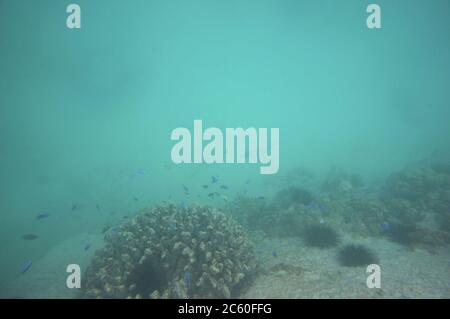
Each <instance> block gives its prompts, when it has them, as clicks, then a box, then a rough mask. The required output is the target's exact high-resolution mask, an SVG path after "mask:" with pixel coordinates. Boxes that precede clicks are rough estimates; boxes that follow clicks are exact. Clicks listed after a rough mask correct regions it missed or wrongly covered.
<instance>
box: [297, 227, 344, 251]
mask: <svg viewBox="0 0 450 319" xmlns="http://www.w3.org/2000/svg"><path fill="white" fill-rule="evenodd" d="M303 239H304V241H305V244H306V245H307V246H311V247H317V248H329V247H333V246H336V245H337V244H339V235H338V233H337V232H336V231H335V230H334V229H333V228H331V227H330V226H327V225H323V224H314V225H310V226H308V227H307V228H306V230H305V232H304V234H303Z"/></svg>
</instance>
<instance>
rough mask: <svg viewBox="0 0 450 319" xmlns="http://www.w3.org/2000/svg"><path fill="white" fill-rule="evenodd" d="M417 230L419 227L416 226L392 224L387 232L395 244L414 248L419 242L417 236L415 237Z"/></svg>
mask: <svg viewBox="0 0 450 319" xmlns="http://www.w3.org/2000/svg"><path fill="white" fill-rule="evenodd" d="M416 229H417V227H416V226H415V225H414V224H408V225H403V224H391V225H390V226H389V229H388V230H387V231H386V235H387V236H388V238H389V239H390V240H391V241H393V242H396V243H398V244H402V245H405V246H413V245H414V244H417V242H418V238H417V235H415V234H416Z"/></svg>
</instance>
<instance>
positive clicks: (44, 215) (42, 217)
mask: <svg viewBox="0 0 450 319" xmlns="http://www.w3.org/2000/svg"><path fill="white" fill-rule="evenodd" d="M47 217H50V214H49V213H42V214H39V215H37V216H36V220H41V219H45V218H47Z"/></svg>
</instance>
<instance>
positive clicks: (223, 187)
mask: <svg viewBox="0 0 450 319" xmlns="http://www.w3.org/2000/svg"><path fill="white" fill-rule="evenodd" d="M220 188H221V189H228V186H227V185H220Z"/></svg>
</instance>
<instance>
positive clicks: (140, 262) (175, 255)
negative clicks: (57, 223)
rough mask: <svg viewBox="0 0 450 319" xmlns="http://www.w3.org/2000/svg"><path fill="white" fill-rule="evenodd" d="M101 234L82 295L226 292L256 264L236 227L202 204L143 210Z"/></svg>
mask: <svg viewBox="0 0 450 319" xmlns="http://www.w3.org/2000/svg"><path fill="white" fill-rule="evenodd" d="M105 239H106V246H105V247H104V248H103V249H101V250H99V251H97V253H96V256H95V257H94V259H93V261H92V264H91V265H90V267H89V268H88V269H87V271H86V277H85V278H86V279H85V284H84V290H83V297H88V298H230V297H232V296H236V295H237V294H238V293H239V289H240V288H242V286H243V285H244V284H245V282H247V280H248V279H250V278H251V276H252V274H253V273H254V272H255V269H256V259H255V257H254V254H253V250H252V246H251V244H250V243H249V242H248V240H247V239H246V237H245V235H244V233H243V231H242V230H241V227H240V226H239V225H238V224H236V223H235V222H234V221H233V220H232V219H231V218H230V217H228V216H227V215H225V214H223V213H222V212H220V211H218V210H216V209H212V208H209V207H206V206H190V207H188V208H179V207H177V206H175V205H172V204H164V205H161V206H157V207H154V208H152V209H149V210H144V211H142V212H141V213H140V214H138V215H137V216H136V217H135V218H133V219H132V220H131V221H129V222H128V223H126V224H124V225H123V226H121V227H119V228H118V229H117V231H115V232H114V233H111V234H109V236H107V237H106V238H105Z"/></svg>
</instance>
